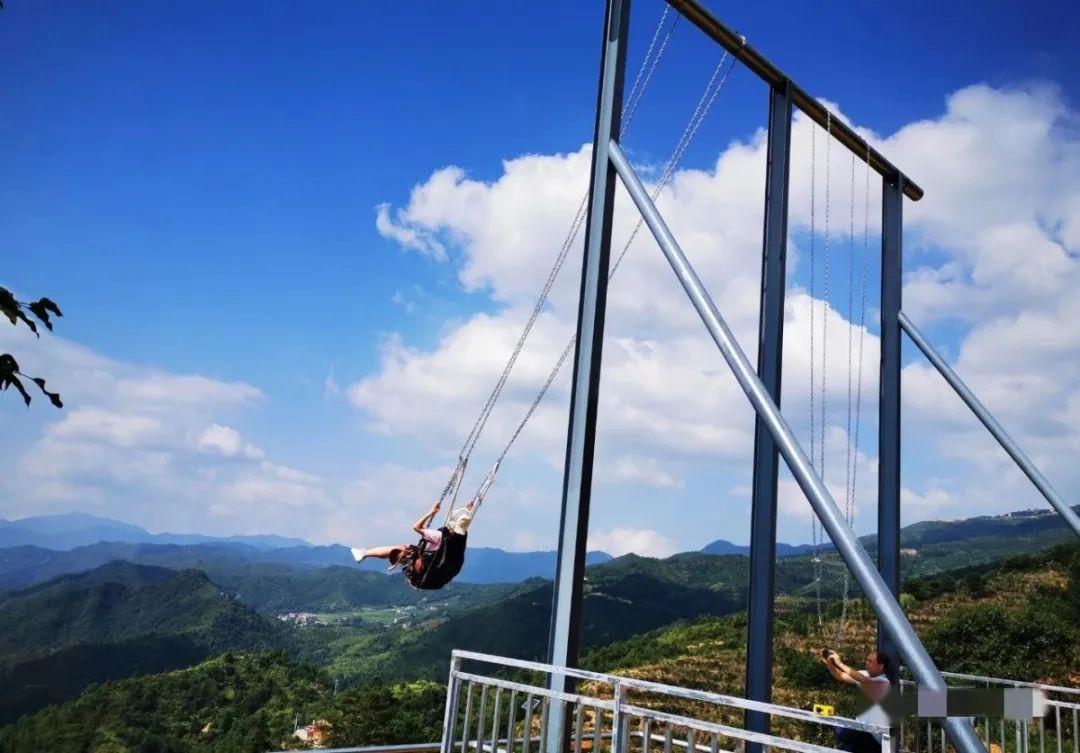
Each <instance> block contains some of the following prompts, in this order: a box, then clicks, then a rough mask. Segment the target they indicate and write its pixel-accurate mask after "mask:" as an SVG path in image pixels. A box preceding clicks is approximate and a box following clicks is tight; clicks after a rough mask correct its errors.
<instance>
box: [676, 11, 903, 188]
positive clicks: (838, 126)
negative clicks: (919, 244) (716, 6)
mask: <svg viewBox="0 0 1080 753" xmlns="http://www.w3.org/2000/svg"><path fill="white" fill-rule="evenodd" d="M667 3H668V5H670V6H671V7H672V8H674V9H675V10H677V11H678V12H679V13H681V14H682V15H683V16H685V17H686V19H687V20H688V21H690V22H691V23H692V24H694V25H695V26H697V27H698V28H699V29H701V30H702V31H703V32H705V34H706V35H707V36H709V37H710V38H711V39H713V40H715V41H716V42H718V43H719V44H720V45H721V46H722V47H723V48H724V49H726V50H727V51H728V52H730V53H731V54H732V55H734V56H735V57H736V58H737V59H738V60H740V61H741V62H742V63H743V65H745V66H746V67H747V68H749V69H750V70H751V71H753V72H754V73H755V74H757V76H758V77H759V78H761V79H762V80H763V81H765V83H767V84H769V85H770V86H777V87H779V86H782V85H783V84H785V83H787V84H788V85H790V86H791V98H792V102H793V103H794V104H795V106H796V107H798V108H799V109H800V110H802V111H803V112H804V113H806V114H807V116H808V117H809V118H810V119H811V120H813V121H814V122H815V123H817V124H818V125H820V126H821V127H822V128H825V127H827V126H828V124H829V111H828V110H827V109H826V108H825V107H824V106H822V105H821V103H820V102H818V101H817V100H816V99H814V98H813V97H811V96H810V95H809V94H807V93H806V92H805V91H803V90H802V88H801V87H799V86H798V85H797V84H796V83H795V82H794V81H792V80H791V79H789V78H788V77H787V76H785V75H784V73H783V72H782V71H781V70H780V69H779V68H777V67H776V66H775V65H773V64H772V63H771V62H769V60H768V59H767V58H766V57H765V56H764V55H762V54H761V53H760V52H758V51H757V50H755V49H754V48H753V47H751V46H750V45H749V44H747V43H746V38H745V37H743V36H742V35H740V34H736V33H735V32H733V31H732V30H731V29H729V28H728V27H727V26H725V25H724V24H722V23H721V22H720V21H719V20H718V19H717V18H716V16H714V15H713V14H712V13H710V12H709V11H708V10H706V9H705V8H704V7H703V6H702V5H701V3H700V2H698V0H667ZM831 130H832V135H833V138H835V139H836V140H837V141H839V142H840V143H841V144H843V145H844V146H846V147H847V148H848V149H850V150H851V151H852V152H854V153H855V155H856V156H857V157H860V158H862V159H866V156H867V154H868V153H869V155H870V167H872V168H874V170H876V171H877V172H878V173H880V174H881V175H882V176H883V177H885V178H886V179H887V180H889V181H896V180H899V179H901V178H903V180H904V194H905V195H906V196H907V197H908V198H909V199H911V200H912V201H918V200H919V199H921V198H922V197H923V190H922V189H921V188H919V186H917V185H916V184H915V183H914V182H913V181H912V180H911V179H910V178H908V177H907V176H906V175H904V174H903V173H901V172H900V170H898V169H897V168H896V166H895V165H893V164H892V163H891V162H889V160H887V159H885V157H884V156H882V154H881V153H880V152H878V151H877V150H876V149H874V148H873V147H871V146H870V145H869V144H867V143H866V141H864V140H863V138H862V137H861V136H859V135H858V134H857V133H855V131H853V130H851V128H849V127H848V126H847V125H846V124H845V123H843V122H841V121H840V120H839V119H838V118H835V117H834V118H832V129H831Z"/></svg>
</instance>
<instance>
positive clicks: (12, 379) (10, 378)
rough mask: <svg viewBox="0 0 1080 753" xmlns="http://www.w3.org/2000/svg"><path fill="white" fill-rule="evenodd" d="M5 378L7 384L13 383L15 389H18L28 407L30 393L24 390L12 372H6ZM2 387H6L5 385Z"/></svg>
mask: <svg viewBox="0 0 1080 753" xmlns="http://www.w3.org/2000/svg"><path fill="white" fill-rule="evenodd" d="M6 379H7V384H8V385H15V389H17V390H18V391H19V394H21V395H22V398H23V402H24V403H26V405H27V407H29V406H30V395H29V394H28V393H27V392H26V388H25V387H23V385H22V382H20V381H19V378H18V377H17V376H15V375H14V374H8V375H7V377H6ZM4 389H7V386H6V385H5V387H4Z"/></svg>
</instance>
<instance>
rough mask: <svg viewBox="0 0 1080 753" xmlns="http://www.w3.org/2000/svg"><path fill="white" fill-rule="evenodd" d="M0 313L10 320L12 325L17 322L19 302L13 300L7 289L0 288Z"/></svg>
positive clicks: (13, 297)
mask: <svg viewBox="0 0 1080 753" xmlns="http://www.w3.org/2000/svg"><path fill="white" fill-rule="evenodd" d="M0 311H2V312H3V313H4V316H6V317H7V318H8V319H10V320H11V323H12V324H16V323H17V322H18V316H19V302H18V301H16V300H15V296H13V295H12V294H11V291H10V290H8V289H7V288H0Z"/></svg>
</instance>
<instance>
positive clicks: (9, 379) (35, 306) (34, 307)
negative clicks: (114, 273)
mask: <svg viewBox="0 0 1080 753" xmlns="http://www.w3.org/2000/svg"><path fill="white" fill-rule="evenodd" d="M0 7H3V6H2V5H0ZM27 311H29V312H30V313H31V314H33V316H34V318H36V319H37V320H38V321H39V322H41V323H42V324H44V325H45V327H46V329H48V330H49V331H50V332H51V331H52V328H53V325H52V319H51V318H50V317H51V316H57V317H60V316H63V314H62V313H61V312H60V307H59V306H57V305H56V304H55V303H53V302H52V301H50V300H49V299H48V298H39V299H38V300H36V301H31V302H30V303H25V302H23V301H19V300H16V299H15V296H14V295H12V293H11V291H9V290H7V289H6V288H0V313H3V315H4V316H6V317H7V318H8V321H10V322H11V323H12V324H13V325H14V326H16V327H17V326H18V325H19V321H20V320H21V321H22V322H24V323H25V324H26V326H27V327H29V328H30V331H31V332H33V333H34V336H35V337H41V333H40V332H38V327H37V323H36V322H35V321H34V320H33V319H31V318H30V317H29V316H27V315H26V312H27ZM19 377H22V378H23V379H29V380H30V381H31V382H33V383H34V384H36V385H37V386H38V389H39V390H41V392H42V393H43V394H44V395H45V396H46V397H48V398H49V402H51V403H52V404H53V405H55V406H56V407H57V408H63V407H64V404H63V403H62V402H60V395H58V394H57V393H55V392H49V391H48V390H47V389H45V380H44V379H42V378H41V377H32V376H27V375H26V374H24V373H22V372H21V371H20V370H19V362H18V361H16V360H15V356H13V355H11V354H10V353H4V354H2V355H0V390H3V391H5V392H6V391H7V388H8V387H14V388H15V389H17V390H18V391H19V394H20V395H22V398H23V402H24V403H26V405H27V406H29V405H30V393H29V392H27V391H26V387H25V386H23V383H22V380H21V379H19Z"/></svg>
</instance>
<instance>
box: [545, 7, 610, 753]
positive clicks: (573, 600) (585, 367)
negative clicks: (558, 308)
mask: <svg viewBox="0 0 1080 753" xmlns="http://www.w3.org/2000/svg"><path fill="white" fill-rule="evenodd" d="M629 25H630V0H608V2H607V13H606V18H605V23H604V36H603V46H602V50H601V58H600V86H599V94H598V96H597V106H596V129H595V133H594V136H593V153H592V173H591V177H590V181H591V182H590V189H589V205H588V210H587V214H586V217H587V224H586V226H585V253H584V260H583V262H582V273H581V298H580V303H579V305H578V323H577V345H576V350H575V353H574V374H573V380H572V386H571V392H570V425H569V429H568V432H567V433H568V436H567V442H566V467H565V472H564V475H563V494H562V512H561V516H560V520H559V554H558V565H557V567H556V571H555V592H554V596H553V600H552V609H551V633H550V639H549V649H548V662H549V663H550V664H553V665H556V666H564V667H572V666H575V665H576V664H577V660H578V648H579V635H578V633H579V631H580V626H581V596H582V585H583V580H584V577H585V551H586V543H587V542H586V539H587V537H588V533H589V503H590V499H591V493H592V467H593V449H594V445H595V441H596V410H597V402H598V399H599V393H600V359H601V354H602V351H603V343H604V312H605V308H606V305H607V280H608V267H609V262H610V256H611V219H612V213H613V210H614V197H615V170H614V169H613V168H612V166H611V162H610V160H609V158H608V153H609V148H610V144H611V140H612V139H613V138H617V136H618V133H619V127H620V121H621V117H622V90H623V78H624V75H625V70H626V40H627V33H628V31H629ZM573 684H574V683H573V682H571V681H570V679H569V678H567V677H565V676H564V675H552V677H551V685H550V687H551V688H552V689H553V690H569V689H570V688H571V687H572V686H573ZM551 707H552V710H551V717H550V719H549V721H548V725H547V736H548V741H547V742H548V745H547V752H548V753H561V752H562V750H563V743H564V740H565V738H566V734H567V732H568V728H567V720H566V713H565V711H566V710H565V704H564V703H561V702H558V703H554V702H553V703H552V704H551Z"/></svg>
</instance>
